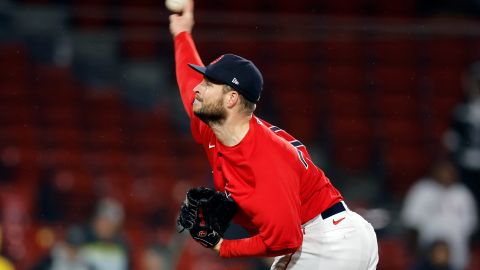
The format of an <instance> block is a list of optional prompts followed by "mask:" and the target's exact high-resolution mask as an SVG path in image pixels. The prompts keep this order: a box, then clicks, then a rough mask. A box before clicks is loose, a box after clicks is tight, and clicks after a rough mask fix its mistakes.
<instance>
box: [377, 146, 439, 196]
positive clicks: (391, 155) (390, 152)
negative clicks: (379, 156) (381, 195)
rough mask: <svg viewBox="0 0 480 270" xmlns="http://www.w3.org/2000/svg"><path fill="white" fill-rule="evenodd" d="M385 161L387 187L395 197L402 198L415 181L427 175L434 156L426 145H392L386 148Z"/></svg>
mask: <svg viewBox="0 0 480 270" xmlns="http://www.w3.org/2000/svg"><path fill="white" fill-rule="evenodd" d="M383 159H384V162H385V169H386V171H387V186H388V188H389V190H390V192H392V194H393V195H394V196H396V197H397V198H401V197H402V196H404V195H405V194H406V192H407V190H408V189H409V188H410V186H411V185H412V184H413V183H414V182H415V181H417V180H418V179H419V178H420V177H422V176H424V175H426V174H427V172H428V169H429V168H430V165H431V164H430V163H431V160H432V156H431V153H430V151H429V149H428V148H427V146H425V145H424V144H391V145H389V146H387V147H385V148H384V154H383Z"/></svg>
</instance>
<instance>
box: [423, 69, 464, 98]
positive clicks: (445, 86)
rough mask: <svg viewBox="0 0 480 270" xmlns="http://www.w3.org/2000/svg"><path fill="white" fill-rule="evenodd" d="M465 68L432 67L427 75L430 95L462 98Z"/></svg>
mask: <svg viewBox="0 0 480 270" xmlns="http://www.w3.org/2000/svg"><path fill="white" fill-rule="evenodd" d="M463 70H464V69H463V67H462V68H455V67H451V66H449V67H430V68H429V69H428V70H427V72H426V75H425V76H426V78H425V79H426V82H427V86H428V87H429V90H430V95H431V96H450V97H452V98H457V99H459V98H461V97H462V96H463V89H462V76H463Z"/></svg>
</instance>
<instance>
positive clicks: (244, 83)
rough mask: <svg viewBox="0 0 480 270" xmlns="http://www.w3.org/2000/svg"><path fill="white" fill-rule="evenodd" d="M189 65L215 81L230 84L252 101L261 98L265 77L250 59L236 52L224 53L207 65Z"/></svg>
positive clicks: (254, 101)
mask: <svg viewBox="0 0 480 270" xmlns="http://www.w3.org/2000/svg"><path fill="white" fill-rule="evenodd" d="M188 65H189V66H190V67H191V68H193V69H194V70H195V71H197V72H199V73H201V74H203V76H205V77H207V78H208V79H211V80H212V81H214V82H218V83H222V84H226V85H229V86H230V87H232V88H233V89H235V90H236V91H238V93H240V94H241V95H242V96H244V97H245V99H247V100H248V101H250V102H253V103H256V102H257V101H258V100H259V99H260V93H261V92H262V89H263V77H262V74H261V73H260V71H259V70H258V68H257V67H256V66H255V65H254V64H253V63H252V61H250V60H247V59H245V58H243V57H240V56H238V55H235V54H224V55H222V56H220V57H218V58H217V59H215V60H214V61H213V62H211V63H210V64H208V66H206V67H202V66H197V65H194V64H188Z"/></svg>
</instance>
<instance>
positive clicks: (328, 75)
mask: <svg viewBox="0 0 480 270" xmlns="http://www.w3.org/2000/svg"><path fill="white" fill-rule="evenodd" d="M316 71H317V72H318V73H317V74H318V77H319V80H320V83H322V84H323V85H325V86H326V88H333V89H359V88H361V87H362V86H365V85H366V83H367V72H366V71H365V69H363V68H362V67H360V66H356V65H328V67H322V68H318V69H317V70H316Z"/></svg>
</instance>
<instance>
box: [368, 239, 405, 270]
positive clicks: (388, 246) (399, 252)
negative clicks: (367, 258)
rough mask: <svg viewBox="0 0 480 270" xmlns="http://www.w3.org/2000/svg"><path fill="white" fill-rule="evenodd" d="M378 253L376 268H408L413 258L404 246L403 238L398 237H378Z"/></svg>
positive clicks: (398, 269) (400, 269) (379, 269)
mask: <svg viewBox="0 0 480 270" xmlns="http://www.w3.org/2000/svg"><path fill="white" fill-rule="evenodd" d="M378 253H379V258H380V260H379V262H378V266H377V269H378V270H404V269H408V268H409V267H410V266H411V263H412V260H413V258H411V256H410V255H409V254H408V251H407V250H406V248H405V244H404V242H403V239H400V238H393V237H390V238H385V237H383V238H379V239H378Z"/></svg>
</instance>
